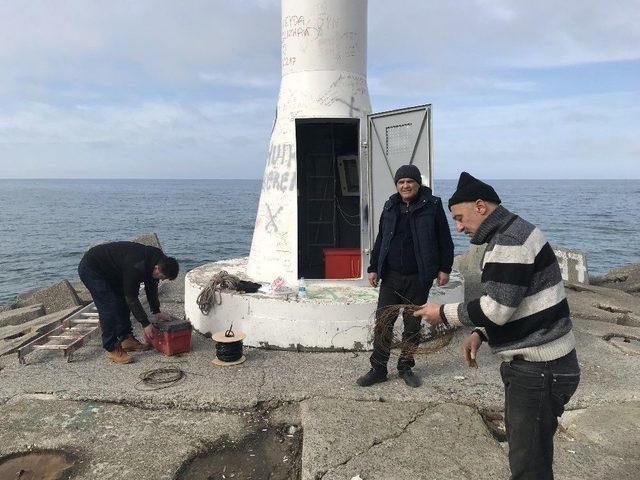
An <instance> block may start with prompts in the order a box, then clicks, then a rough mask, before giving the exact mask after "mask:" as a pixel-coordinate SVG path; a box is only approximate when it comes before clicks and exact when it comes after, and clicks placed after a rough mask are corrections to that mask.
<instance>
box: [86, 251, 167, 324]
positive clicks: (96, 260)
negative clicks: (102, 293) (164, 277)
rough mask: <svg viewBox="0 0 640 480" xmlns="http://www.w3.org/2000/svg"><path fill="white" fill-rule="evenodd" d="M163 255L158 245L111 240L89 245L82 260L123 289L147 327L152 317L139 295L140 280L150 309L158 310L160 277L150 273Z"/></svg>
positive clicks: (116, 288)
mask: <svg viewBox="0 0 640 480" xmlns="http://www.w3.org/2000/svg"><path fill="white" fill-rule="evenodd" d="M162 257H164V254H163V253H162V250H160V249H159V248H156V247H151V246H147V245H141V244H139V243H135V242H108V243H102V244H100V245H96V246H95V247H92V248H90V249H89V251H88V252H87V253H85V254H84V257H83V259H82V261H83V262H84V263H85V265H86V266H87V268H89V269H90V270H92V271H94V272H95V273H97V274H98V275H100V276H101V277H103V278H104V279H105V280H106V281H107V282H108V283H109V284H110V285H111V286H112V287H113V288H114V289H115V290H116V292H122V293H121V294H123V295H124V298H125V300H126V302H127V305H128V306H129V309H130V310H131V313H133V316H134V317H136V319H137V320H138V321H139V322H140V323H141V324H142V326H143V327H144V326H146V325H148V324H149V319H148V318H147V314H146V312H145V311H144V308H143V307H142V305H141V304H140V300H139V299H138V293H139V290H140V284H141V283H144V288H145V293H146V295H147V300H149V308H150V309H151V313H158V312H159V311H160V301H159V299H158V280H156V279H155V278H153V277H152V276H151V273H152V272H153V267H154V266H155V265H157V263H158V261H159V260H160V259H161V258H162Z"/></svg>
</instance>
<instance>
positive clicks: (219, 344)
mask: <svg viewBox="0 0 640 480" xmlns="http://www.w3.org/2000/svg"><path fill="white" fill-rule="evenodd" d="M212 338H213V340H214V341H215V342H216V358H214V359H213V363H214V364H216V365H220V366H225V367H229V366H232V365H240V364H241V363H242V362H244V361H245V360H246V359H247V357H245V356H244V355H243V354H242V348H243V344H242V341H243V340H244V339H245V338H246V335H245V334H244V332H241V331H240V330H238V331H237V332H234V331H233V323H232V324H231V325H230V326H229V329H228V330H226V331H223V332H216V333H214V334H213V336H212Z"/></svg>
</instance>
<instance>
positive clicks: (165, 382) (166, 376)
mask: <svg viewBox="0 0 640 480" xmlns="http://www.w3.org/2000/svg"><path fill="white" fill-rule="evenodd" d="M184 378H185V372H184V370H182V369H180V368H178V367H164V368H156V369H154V370H147V371H146V372H143V373H141V374H140V381H139V382H138V383H137V384H136V386H135V388H136V389H137V390H143V391H144V390H160V389H163V388H169V387H172V386H174V385H175V384H176V383H178V382H180V381H181V380H183V379H184ZM140 386H144V388H140Z"/></svg>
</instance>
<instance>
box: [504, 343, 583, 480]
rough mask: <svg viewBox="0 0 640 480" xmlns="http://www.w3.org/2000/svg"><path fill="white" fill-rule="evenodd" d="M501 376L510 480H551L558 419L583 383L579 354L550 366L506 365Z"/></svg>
mask: <svg viewBox="0 0 640 480" xmlns="http://www.w3.org/2000/svg"><path fill="white" fill-rule="evenodd" d="M500 373H501V375H502V381H503V383H504V393H505V403H504V421H505V427H506V429H507V440H508V442H509V466H510V467H511V480H553V436H554V435H555V433H556V429H557V427H558V417H560V416H561V415H562V413H563V412H564V406H565V405H566V404H567V402H568V401H569V399H570V398H571V396H572V395H573V394H574V392H575V391H576V389H577V388H578V383H579V382H580V367H579V366H578V358H577V356H576V351H575V350H573V351H571V352H570V353H568V354H567V355H565V356H564V357H561V358H558V359H557V360H553V361H550V362H527V361H525V360H517V359H516V360H512V361H510V362H503V363H502V365H501V366H500Z"/></svg>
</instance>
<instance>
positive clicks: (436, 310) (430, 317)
mask: <svg viewBox="0 0 640 480" xmlns="http://www.w3.org/2000/svg"><path fill="white" fill-rule="evenodd" d="M413 314H414V315H415V316H416V317H422V319H423V320H424V321H425V322H427V323H428V324H429V325H438V324H439V323H442V317H440V305H438V304H437V303H429V302H427V303H425V304H424V305H423V306H422V307H421V308H420V309H418V310H416V311H415V312H414V313H413Z"/></svg>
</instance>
